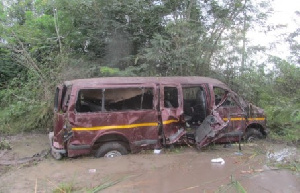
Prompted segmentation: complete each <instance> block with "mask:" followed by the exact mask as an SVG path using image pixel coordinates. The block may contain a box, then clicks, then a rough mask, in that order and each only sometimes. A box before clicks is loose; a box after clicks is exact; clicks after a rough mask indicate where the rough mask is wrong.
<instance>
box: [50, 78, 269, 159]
mask: <svg viewBox="0 0 300 193" xmlns="http://www.w3.org/2000/svg"><path fill="white" fill-rule="evenodd" d="M266 135H267V132H266V116H265V114H264V111H263V110H262V109H260V108H258V107H256V106H254V105H252V104H251V103H248V102H246V101H244V100H243V99H242V98H241V97H239V96H238V95H237V94H236V93H235V92H233V91H232V90H231V89H230V88H229V87H228V86H226V85H225V84H224V83H222V82H221V81H219V80H216V79H212V78H207V77H106V78H92V79H77V80H72V81H65V82H64V83H63V84H61V85H59V86H57V88H56V94H55V100H54V126H53V131H52V132H50V133H49V140H50V144H51V153H52V155H53V157H54V158H56V159H61V158H62V157H63V156H68V157H75V156H79V155H85V154H91V153H94V154H95V156H96V157H115V156H120V155H124V154H127V153H129V152H131V153H135V152H139V151H141V150H143V149H160V148H162V147H165V146H169V145H172V144H183V143H187V144H190V145H194V146H195V147H197V148H201V147H204V146H207V145H208V144H210V143H231V142H237V141H239V140H240V139H244V140H253V139H257V138H263V137H265V136H266Z"/></svg>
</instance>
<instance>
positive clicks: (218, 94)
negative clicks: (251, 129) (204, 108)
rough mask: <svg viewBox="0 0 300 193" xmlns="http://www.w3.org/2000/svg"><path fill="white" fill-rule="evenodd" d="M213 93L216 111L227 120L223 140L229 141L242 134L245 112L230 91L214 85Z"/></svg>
mask: <svg viewBox="0 0 300 193" xmlns="http://www.w3.org/2000/svg"><path fill="white" fill-rule="evenodd" d="M214 93H215V107H216V111H217V112H218V113H219V115H220V117H221V118H222V119H223V120H224V121H229V123H228V128H227V129H226V134H225V136H226V138H225V139H224V140H227V142H230V141H231V140H235V139H237V138H238V137H239V135H242V133H243V130H244V129H245V124H246V119H245V113H244V111H243V108H242V107H241V106H240V105H239V103H238V101H237V100H236V99H235V96H234V95H233V94H232V93H231V92H229V91H226V90H224V89H222V88H218V87H215V88H214Z"/></svg>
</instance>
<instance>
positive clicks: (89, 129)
mask: <svg viewBox="0 0 300 193" xmlns="http://www.w3.org/2000/svg"><path fill="white" fill-rule="evenodd" d="M175 122H178V120H167V121H164V122H163V124H164V125H167V124H171V123H175ZM151 126H158V123H156V122H151V123H139V124H130V125H109V126H98V127H74V128H72V130H73V131H98V130H109V129H131V128H136V127H151Z"/></svg>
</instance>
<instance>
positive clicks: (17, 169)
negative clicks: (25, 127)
mask: <svg viewBox="0 0 300 193" xmlns="http://www.w3.org/2000/svg"><path fill="white" fill-rule="evenodd" d="M6 140H7V142H9V145H10V147H11V150H0V193H2V192H3V193H4V192H5V193H7V192H14V193H17V192H53V191H55V192H63V191H65V190H67V189H68V188H69V189H72V192H97V190H100V189H102V190H101V191H100V192H113V193H114V192H122V193H123V192H128V193H129V192H130V193H135V192H136V193H140V192H151V193H152V192H172V193H175V192H184V193H187V192H272V193H274V192H275V193H276V192H287V193H293V192H295V193H296V192H300V173H299V171H300V165H299V163H300V154H299V149H297V148H296V147H293V146H287V145H286V144H275V143H271V142H268V141H261V142H257V143H255V144H243V146H242V151H241V152H239V151H238V146H237V145H232V146H231V147H227V148H224V147H223V145H212V146H210V147H209V148H207V149H205V150H202V151H197V150H196V149H194V148H192V147H188V146H186V147H176V148H175V149H164V150H163V151H162V153H161V154H153V152H152V151H145V152H141V153H139V154H134V155H127V156H122V157H119V158H112V159H109V158H101V159H96V158H94V157H93V156H87V157H80V158H76V159H68V158H65V159H63V160H61V161H57V160H54V159H53V158H52V157H51V156H50V155H46V153H47V150H48V148H49V147H48V137H47V135H46V134H30V135H29V134H24V135H18V136H13V137H9V138H6ZM45 152H46V153H45ZM34 154H35V156H34V157H32V156H33V155H34ZM45 155H46V156H45ZM214 158H223V160H224V161H225V163H223V164H222V163H212V162H211V160H212V159H214ZM283 167H286V168H288V169H283ZM105 187H106V188H105Z"/></svg>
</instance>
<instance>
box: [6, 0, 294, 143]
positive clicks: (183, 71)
mask: <svg viewBox="0 0 300 193" xmlns="http://www.w3.org/2000/svg"><path fill="white" fill-rule="evenodd" d="M269 3H270V2H268V1H263V0H261V1H253V0H244V1H241V0H210V1H207V0H161V1H154V0H126V1H123V0H111V1H107V0H85V1H80V0H15V1H8V0H2V2H1V4H0V20H1V25H0V77H1V79H0V107H1V109H0V133H4V134H10V133H15V132H19V131H31V130H35V129H38V128H39V129H42V130H44V128H49V127H51V123H52V102H53V101H52V99H53V95H54V94H53V92H54V87H55V85H56V84H58V83H60V82H62V81H63V80H68V79H74V78H89V77H101V76H189V75H197V76H199V75H200V76H210V77H216V78H218V79H220V80H222V81H224V82H226V83H227V84H229V85H230V86H231V87H232V88H233V89H234V90H235V91H237V92H238V93H239V94H241V95H243V96H244V97H245V98H246V99H247V100H250V101H252V102H253V103H254V104H257V105H259V106H261V107H263V108H265V109H266V111H267V113H268V117H269V118H268V120H269V126H270V128H271V129H272V130H273V131H274V133H275V134H278V135H279V136H285V137H287V138H288V139H291V140H299V136H300V134H299V130H300V129H299V125H300V124H299V123H300V112H299V111H300V101H299V96H300V93H299V92H300V91H299V90H300V89H299V85H300V82H299V81H300V80H299V74H300V72H299V58H298V53H299V42H297V40H298V39H297V38H298V37H299V30H296V31H295V32H294V33H292V34H287V35H286V41H287V42H290V45H291V57H290V59H289V60H288V61H287V60H285V59H282V58H280V57H278V56H270V55H266V54H264V53H265V51H266V50H267V49H268V48H266V47H262V46H258V45H253V44H252V45H250V44H249V40H248V39H247V32H248V31H249V30H250V29H252V28H255V26H264V22H265V21H266V19H267V17H268V14H271V12H270V6H269ZM258 55H263V56H264V57H265V58H267V59H266V60H261V59H260V57H258ZM270 66H272V68H271V69H270Z"/></svg>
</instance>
